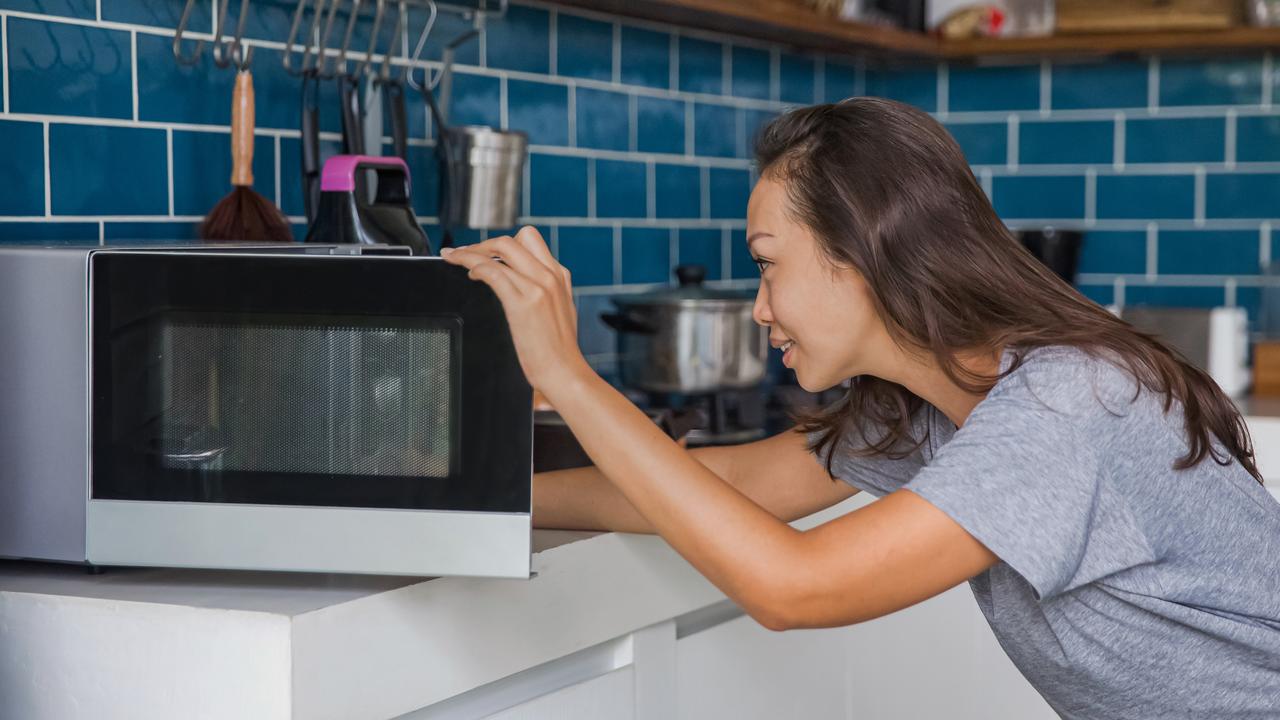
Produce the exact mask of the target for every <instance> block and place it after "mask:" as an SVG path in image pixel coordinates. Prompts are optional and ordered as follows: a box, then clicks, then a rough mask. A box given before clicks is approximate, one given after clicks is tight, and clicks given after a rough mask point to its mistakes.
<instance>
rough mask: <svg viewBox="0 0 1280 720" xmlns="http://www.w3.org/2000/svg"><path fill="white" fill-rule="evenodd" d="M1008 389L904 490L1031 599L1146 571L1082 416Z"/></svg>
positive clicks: (982, 407)
mask: <svg viewBox="0 0 1280 720" xmlns="http://www.w3.org/2000/svg"><path fill="white" fill-rule="evenodd" d="M1011 390H1012V391H1010V392H1002V393H998V394H997V393H996V392H994V391H993V393H992V394H991V395H989V396H988V397H987V398H986V399H985V400H983V402H981V403H980V404H979V405H978V406H977V407H976V408H975V409H974V411H973V412H972V413H971V414H970V416H969V418H968V419H967V420H966V422H965V424H964V426H963V427H962V428H960V429H959V430H958V431H957V432H956V434H955V436H954V437H953V438H952V439H951V441H950V442H949V443H947V445H945V446H944V447H943V448H942V449H941V450H939V451H938V453H937V454H936V455H935V456H934V458H933V461H932V462H931V463H930V464H929V465H928V466H927V467H925V468H923V469H922V470H921V471H920V472H919V473H918V474H916V476H915V477H914V478H913V479H912V480H911V481H910V482H909V483H907V484H906V486H905V488H906V489H907V490H910V491H911V492H913V493H915V494H916V495H918V496H920V497H921V498H924V499H925V500H926V501H928V502H929V503H930V504H932V505H934V506H935V507H937V508H938V509H940V510H942V511H943V512H944V513H946V514H947V515H948V516H949V517H950V518H951V519H952V520H954V521H955V522H956V523H958V524H959V525H960V526H961V527H963V528H964V529H965V530H966V531H967V532H968V533H969V534H970V535H973V536H974V537H975V538H976V539H977V540H978V541H979V542H981V543H982V544H983V545H985V546H986V547H987V548H988V549H990V550H991V551H992V552H993V553H995V554H996V555H997V556H998V557H999V558H1000V559H1001V560H1002V561H1004V562H1005V563H1007V564H1008V565H1009V566H1010V567H1011V568H1013V570H1015V571H1016V572H1017V573H1018V574H1020V575H1021V576H1022V577H1023V578H1025V579H1026V580H1027V582H1028V583H1029V584H1030V585H1031V586H1032V588H1033V589H1034V591H1035V593H1036V596H1037V598H1038V599H1040V600H1045V599H1048V598H1051V597H1054V596H1055V595H1059V594H1061V593H1064V592H1068V591H1070V590H1072V589H1074V588H1076V587H1080V586H1082V585H1085V584H1087V583H1089V582H1092V581H1094V580H1097V579H1099V578H1102V577H1105V576H1107V575H1109V574H1111V573H1114V572H1119V571H1121V570H1124V569H1127V568H1129V567H1133V566H1135V565H1139V564H1142V563H1146V562H1150V561H1151V560H1152V559H1153V556H1152V552H1151V547H1150V544H1149V543H1148V542H1147V539H1146V537H1145V535H1144V534H1143V532H1142V531H1141V528H1140V526H1139V524H1138V523H1137V522H1136V520H1135V518H1134V516H1133V515H1132V514H1131V513H1130V511H1129V509H1128V506H1127V505H1126V504H1125V501H1124V499H1123V498H1122V497H1121V496H1120V495H1119V494H1118V493H1116V492H1114V491H1112V489H1111V488H1110V487H1109V485H1108V483H1107V481H1106V479H1105V477H1104V475H1105V474H1104V473H1103V472H1101V471H1100V470H1101V468H1102V467H1103V465H1104V463H1105V450H1104V445H1105V444H1104V443H1100V442H1095V441H1094V440H1092V439H1091V438H1090V433H1089V432H1088V431H1087V428H1088V426H1089V422H1088V420H1089V412H1090V410H1089V409H1087V408H1086V409H1084V410H1081V409H1080V408H1079V407H1074V408H1066V409H1062V408H1061V407H1057V408H1055V407H1050V406H1049V405H1047V404H1045V403H1044V402H1042V401H1041V400H1040V399H1039V398H1038V397H1036V395H1035V394H1034V393H1032V392H1030V391H1028V390H1027V389H1026V388H1025V387H1023V388H1015V389H1011ZM1099 411H1101V407H1099Z"/></svg>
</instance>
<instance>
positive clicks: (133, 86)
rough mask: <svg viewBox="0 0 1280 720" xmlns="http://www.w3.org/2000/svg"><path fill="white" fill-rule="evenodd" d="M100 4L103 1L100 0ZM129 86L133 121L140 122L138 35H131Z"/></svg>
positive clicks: (132, 33) (133, 33) (135, 33)
mask: <svg viewBox="0 0 1280 720" xmlns="http://www.w3.org/2000/svg"><path fill="white" fill-rule="evenodd" d="M98 2H99V3H101V2H102V0H98ZM129 84H130V94H131V95H132V97H133V119H134V120H135V121H136V120H138V33H137V32H136V31H135V32H131V33H129Z"/></svg>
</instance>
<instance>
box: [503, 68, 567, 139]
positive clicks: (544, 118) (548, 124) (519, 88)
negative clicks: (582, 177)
mask: <svg viewBox="0 0 1280 720" xmlns="http://www.w3.org/2000/svg"><path fill="white" fill-rule="evenodd" d="M507 127H508V128H510V129H512V130H523V131H525V132H526V133H528V134H529V143H530V144H533V145H568V144H569V88H568V87H566V86H564V85H557V84H553V83H542V82H532V81H528V80H514V79H513V80H507Z"/></svg>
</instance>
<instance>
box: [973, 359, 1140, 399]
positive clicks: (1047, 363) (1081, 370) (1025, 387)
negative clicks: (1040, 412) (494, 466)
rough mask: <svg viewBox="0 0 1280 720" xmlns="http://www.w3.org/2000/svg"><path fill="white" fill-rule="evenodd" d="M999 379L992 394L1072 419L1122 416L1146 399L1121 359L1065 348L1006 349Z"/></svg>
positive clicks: (1135, 379)
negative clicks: (1065, 415)
mask: <svg viewBox="0 0 1280 720" xmlns="http://www.w3.org/2000/svg"><path fill="white" fill-rule="evenodd" d="M1001 371H1002V372H1004V371H1008V374H1007V375H1005V376H1003V377H1001V378H1000V379H999V380H998V381H997V383H996V386H995V387H994V388H993V389H992V392H991V395H992V396H995V397H1003V398H1005V399H1007V400H1013V401H1017V400H1027V401H1036V402H1039V403H1041V404H1043V405H1045V406H1047V407H1049V408H1051V409H1053V410H1056V411H1059V412H1064V413H1068V414H1072V415H1079V414H1096V413H1103V412H1105V413H1108V414H1112V415H1114V414H1117V413H1119V414H1127V412H1128V411H1129V409H1130V406H1132V405H1133V404H1134V403H1139V402H1142V401H1143V400H1144V399H1148V398H1149V396H1150V392H1149V391H1148V390H1147V389H1146V388H1145V387H1143V386H1142V384H1141V383H1140V382H1138V379H1137V378H1136V377H1135V376H1134V374H1133V372H1132V371H1131V370H1130V369H1129V368H1128V366H1127V365H1126V364H1125V362H1124V360H1123V358H1121V357H1120V356H1118V355H1116V354H1115V353H1112V352H1108V351H1106V350H1092V349H1085V348H1078V347H1071V346H1064V345H1048V346H1041V347H1034V348H1010V349H1008V350H1006V351H1005V354H1004V357H1003V358H1002V361H1001Z"/></svg>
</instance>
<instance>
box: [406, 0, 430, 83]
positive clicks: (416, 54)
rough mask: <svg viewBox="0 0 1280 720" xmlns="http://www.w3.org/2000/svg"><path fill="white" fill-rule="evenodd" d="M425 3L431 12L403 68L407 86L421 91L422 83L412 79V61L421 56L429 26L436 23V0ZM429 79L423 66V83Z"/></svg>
mask: <svg viewBox="0 0 1280 720" xmlns="http://www.w3.org/2000/svg"><path fill="white" fill-rule="evenodd" d="M427 4H428V5H429V6H430V9H431V14H430V15H428V16H427V24H426V25H424V26H422V33H421V34H419V35H418V43H417V44H416V45H414V47H413V57H412V58H411V59H410V60H409V62H408V64H406V65H405V68H404V73H405V75H404V78H405V82H407V83H409V87H411V88H413V89H414V90H417V91H419V92H421V91H422V85H419V84H418V83H417V82H416V81H414V79H413V65H414V63H417V62H418V60H419V58H421V57H422V48H423V47H425V46H426V44H427V36H428V35H430V34H431V28H433V27H435V24H436V12H437V8H436V0H427ZM405 49H406V50H407V49H408V48H405ZM430 79H431V78H430V77H428V74H427V68H423V69H422V81H423V83H427V82H429V81H430Z"/></svg>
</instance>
